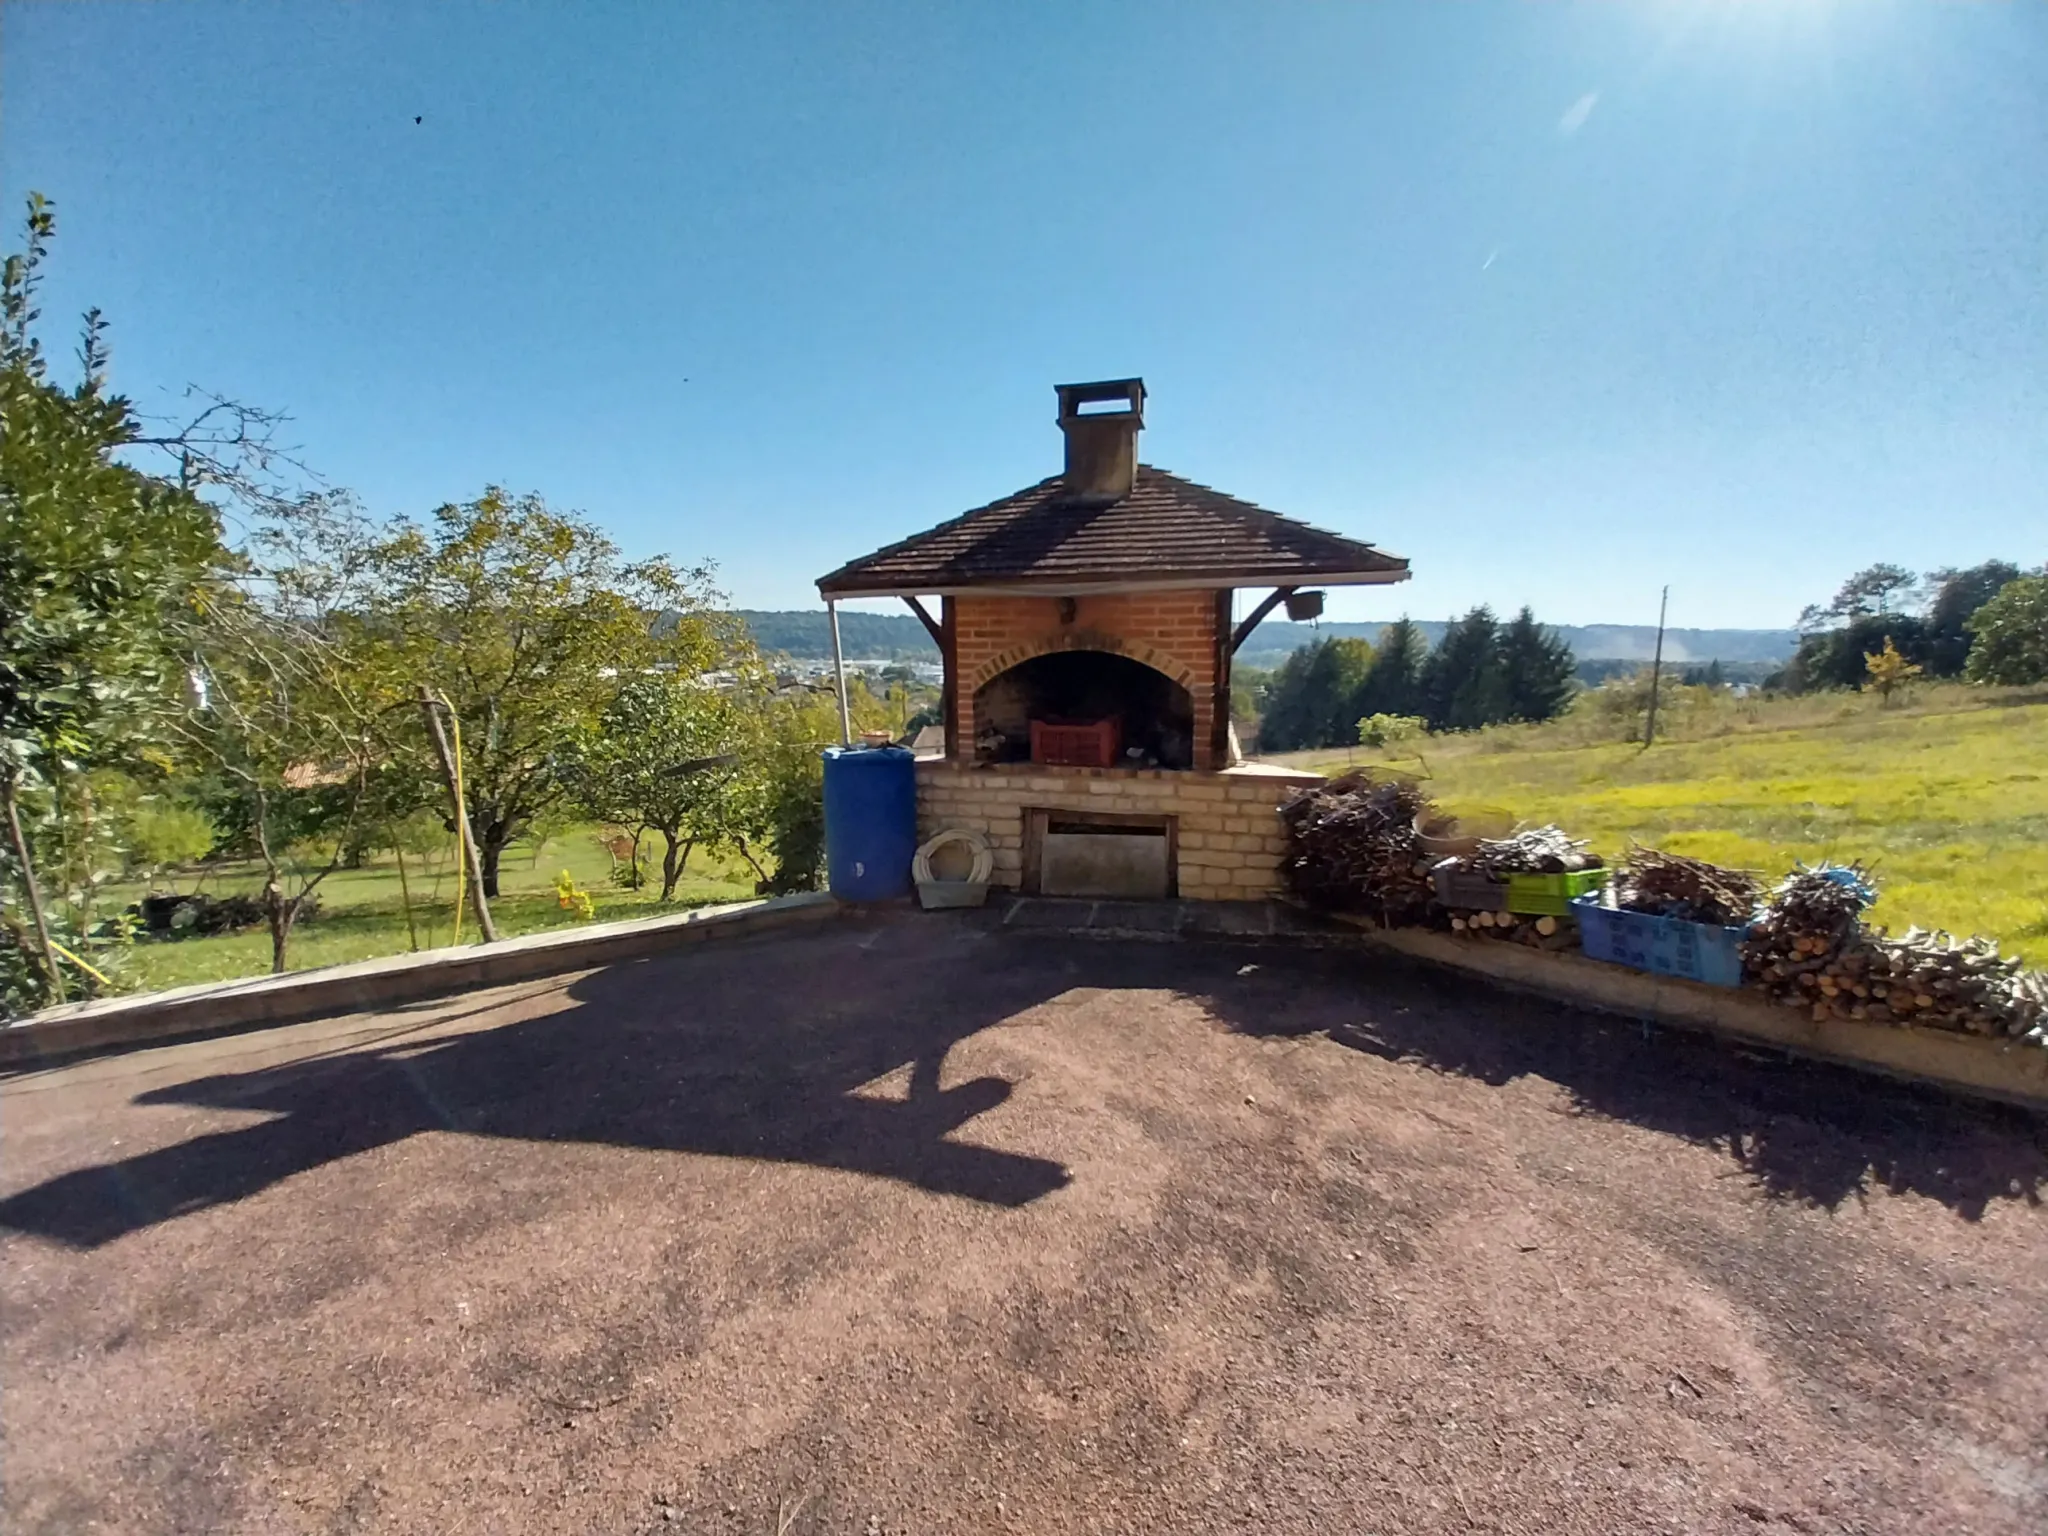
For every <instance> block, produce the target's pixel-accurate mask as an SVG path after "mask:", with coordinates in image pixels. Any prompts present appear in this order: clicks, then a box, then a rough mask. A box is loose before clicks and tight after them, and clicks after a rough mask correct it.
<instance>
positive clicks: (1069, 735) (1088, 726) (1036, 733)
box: [1031, 715, 1124, 768]
mask: <svg viewBox="0 0 2048 1536" xmlns="http://www.w3.org/2000/svg"><path fill="white" fill-rule="evenodd" d="M1123 738H1124V732H1123V722H1122V721H1121V720H1118V719H1117V718H1116V717H1115V716H1114V715H1112V716H1111V717H1110V718H1109V719H1107V720H1089V721H1082V722H1078V723H1077V722H1075V721H1071V720H1034V721H1032V722H1031V761H1033V762H1034V763H1047V764H1050V765H1052V766H1053V767H1057V768H1113V767H1115V766H1116V760H1117V755H1118V754H1119V753H1120V752H1122V751H1123V745H1124V739H1123Z"/></svg>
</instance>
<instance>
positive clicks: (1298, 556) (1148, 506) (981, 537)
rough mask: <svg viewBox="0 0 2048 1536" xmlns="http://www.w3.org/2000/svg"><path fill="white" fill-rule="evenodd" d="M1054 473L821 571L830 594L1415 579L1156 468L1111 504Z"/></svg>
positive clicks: (1392, 559) (1361, 551)
mask: <svg viewBox="0 0 2048 1536" xmlns="http://www.w3.org/2000/svg"><path fill="white" fill-rule="evenodd" d="M1065 491H1066V487H1065V481H1064V477H1063V476H1060V475H1053V476H1050V477H1048V478H1047V479H1044V480H1041V481H1039V482H1038V484H1036V485H1032V486H1027V487H1025V488H1024V489H1023V490H1021V491H1018V492H1016V493H1014V494H1013V495H1009V496H1005V497H1004V498H1003V499H1002V500H1000V501H992V502H990V503H989V504H988V505H987V506H985V507H977V508H975V509H974V510H973V511H972V512H967V513H963V514H962V515H961V516H959V517H956V518H953V519H952V520H951V521H949V522H944V523H941V524H939V525H938V527H936V528H932V529H928V530H927V531H925V532H924V533H920V534H915V535H913V536H912V537H910V538H907V539H904V540H902V541H900V542H898V543H895V544H891V545H889V546H888V547H887V548H885V549H879V550H876V551H875V553H873V554H872V555H868V556H866V557H864V558H862V559H859V560H855V561H853V562H851V563H850V564H848V565H843V566H841V567H840V568H839V569H838V570H836V571H834V572H832V573H831V574H830V575H829V576H823V577H820V578H819V580H818V591H819V592H820V593H821V594H823V595H824V596H826V597H828V598H840V597H896V596H902V595H904V594H909V593H920V592H939V593H950V592H992V591H1011V592H1047V593H1078V592H1090V591H1096V592H1104V591H1128V590H1132V589H1136V588H1148V587H1150V588H1165V587H1205V586H1206V587H1238V586H1269V585H1270V586H1300V585H1309V584H1316V585H1324V586H1361V585H1368V584H1376V583H1383V582H1394V581H1405V580H1407V578H1408V562H1407V561H1406V560H1404V559H1402V558H1401V557H1400V556H1399V555H1390V554H1388V553H1387V552H1386V551H1385V550H1382V549H1376V548H1374V547H1373V546H1372V545H1370V544H1366V543H1363V542H1361V541H1360V540H1357V539H1348V538H1345V537H1344V536H1343V535H1342V534H1336V533H1330V532H1328V531H1327V530H1325V529H1321V528H1315V527H1311V526H1310V525H1309V524H1307V523H1303V522H1298V521H1296V520H1295V519H1294V518H1291V517H1283V516H1281V515H1280V514H1279V513H1278V512H1269V511H1267V510H1266V509H1265V508H1264V507H1260V506H1255V505H1253V504H1252V503H1251V502H1248V501H1240V500H1239V499H1238V498H1237V497H1235V496H1228V495H1225V494H1224V493H1223V492H1222V491H1216V490H1211V489H1210V488H1209V487H1208V486H1206V485H1197V484H1196V483H1195V482H1194V481H1192V480H1184V479H1182V478H1181V477H1180V476H1179V475H1176V474H1171V473H1169V472H1167V471H1166V470H1163V469H1154V468H1153V467H1152V466H1151V465H1149V464H1140V465H1139V466H1138V468H1137V477H1136V483H1135V485H1134V486H1133V488H1132V490H1131V493H1130V494H1129V495H1127V496H1123V497H1120V498H1118V499H1117V500H1115V501H1111V502H1108V503H1106V504H1105V503H1103V502H1101V501H1100V500H1099V499H1098V500H1094V501H1089V500H1077V499H1074V498H1071V497H1069V496H1067V495H1066V494H1065Z"/></svg>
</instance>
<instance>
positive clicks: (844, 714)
mask: <svg viewBox="0 0 2048 1536" xmlns="http://www.w3.org/2000/svg"><path fill="white" fill-rule="evenodd" d="M825 615H826V617H827V618H829V619H830V620H831V621H832V675H833V677H834V678H836V679H837V680H838V683H839V745H841V746H842V747H850V746H852V745H853V716H852V714H851V713H850V712H849V711H848V710H847V707H846V657H845V655H844V654H843V653H842V652H841V651H840V649H839V603H838V601H837V599H835V598H830V597H828V598H826V599H825Z"/></svg>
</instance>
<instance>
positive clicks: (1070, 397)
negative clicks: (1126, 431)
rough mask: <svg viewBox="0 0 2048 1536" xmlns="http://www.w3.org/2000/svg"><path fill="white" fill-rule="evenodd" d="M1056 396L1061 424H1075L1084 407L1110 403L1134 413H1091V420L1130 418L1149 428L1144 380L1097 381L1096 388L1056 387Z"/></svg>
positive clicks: (1090, 386) (1079, 385)
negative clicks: (1120, 403) (1118, 402)
mask: <svg viewBox="0 0 2048 1536" xmlns="http://www.w3.org/2000/svg"><path fill="white" fill-rule="evenodd" d="M1053 393H1055V394H1056V395H1058V396H1059V397H1060V417H1059V419H1060V421H1061V422H1062V423H1065V422H1069V421H1073V420H1075V419H1076V418H1078V417H1080V416H1081V415H1082V411H1081V407H1082V406H1084V405H1094V404H1097V403H1098V402H1101V401H1106V400H1122V401H1125V402H1127V403H1128V405H1129V407H1130V409H1128V410H1125V411H1091V412H1089V413H1088V414H1089V415H1091V416H1110V417H1116V416H1130V417H1134V418H1135V419H1136V424H1137V425H1138V426H1140V427H1142V426H1144V425H1145V381H1144V380H1143V379H1097V380H1096V381H1095V382H1094V383H1092V384H1055V385H1053Z"/></svg>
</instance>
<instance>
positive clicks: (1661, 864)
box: [1614, 848, 1763, 928]
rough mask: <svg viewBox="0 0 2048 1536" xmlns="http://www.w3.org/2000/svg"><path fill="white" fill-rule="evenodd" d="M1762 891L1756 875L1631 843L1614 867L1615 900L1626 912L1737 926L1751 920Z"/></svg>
mask: <svg viewBox="0 0 2048 1536" xmlns="http://www.w3.org/2000/svg"><path fill="white" fill-rule="evenodd" d="M1762 894H1763V892H1762V888H1761V887H1760V886H1758V884H1757V880H1756V876H1755V875H1752V874H1751V873H1749V871H1748V870H1744V869H1726V868H1723V867H1722V866H1721V865H1719V864H1709V863H1708V862H1707V861H1706V860H1705V859H1689V858H1686V857H1685V856H1684V855H1683V854H1677V853H1665V852H1662V851H1661V850H1659V849H1656V848H1631V849H1630V850H1629V851H1628V855H1627V857H1626V858H1624V859H1623V860H1622V861H1621V866H1620V868H1618V869H1617V870H1616V871H1615V872H1614V904H1615V905H1616V906H1617V907H1620V908H1621V909H1622V910H1623V911H1626V912H1648V913H1652V914H1654V915H1655V916H1657V917H1676V918H1682V919H1683V920H1684V921H1686V922H1688V923H1711V924H1712V925H1713V926H1715V927H1717V928H1733V927H1737V926H1739V925H1740V924H1743V923H1746V922H1748V921H1749V920H1750V918H1751V916H1753V915H1754V914H1755V912H1756V906H1757V900H1758V898H1759V897H1760V896H1761V895H1762Z"/></svg>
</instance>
